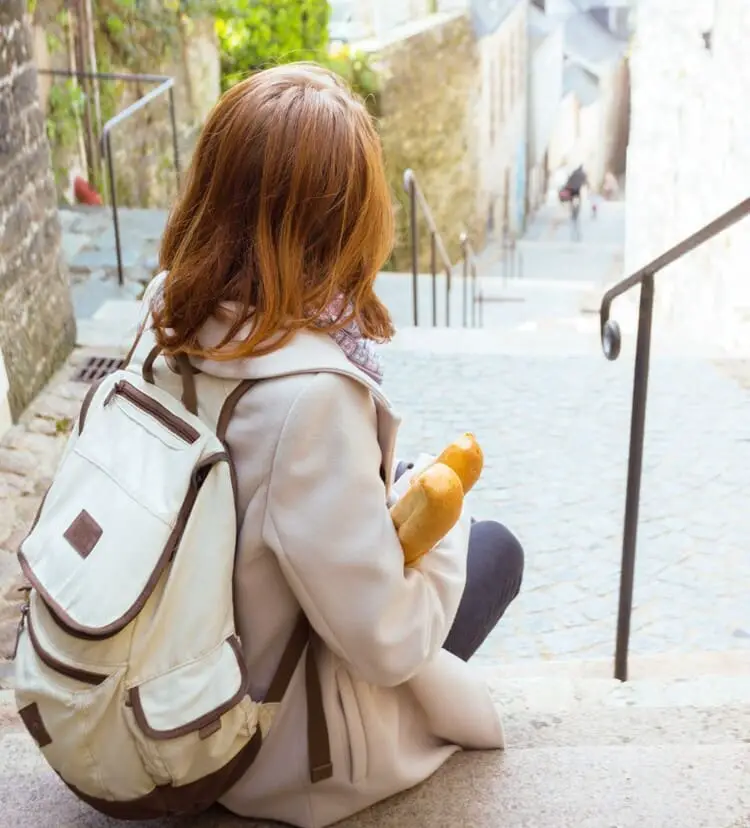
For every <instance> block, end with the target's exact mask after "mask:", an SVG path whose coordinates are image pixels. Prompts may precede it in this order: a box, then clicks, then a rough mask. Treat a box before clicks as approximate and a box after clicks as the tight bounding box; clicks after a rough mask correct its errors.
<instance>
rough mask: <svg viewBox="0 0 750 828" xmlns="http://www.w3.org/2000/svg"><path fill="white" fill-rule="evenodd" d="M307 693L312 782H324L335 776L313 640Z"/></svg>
mask: <svg viewBox="0 0 750 828" xmlns="http://www.w3.org/2000/svg"><path fill="white" fill-rule="evenodd" d="M305 694H306V696H307V751H308V759H309V762H310V782H311V783H312V784H313V785H314V784H315V783H316V782H323V781H324V780H325V779H330V778H331V777H332V776H333V762H332V761H331V744H330V740H329V738H328V723H327V722H326V713H325V708H324V707H323V691H322V690H321V687H320V675H319V673H318V665H317V664H316V662H315V653H314V652H313V646H312V641H310V643H309V644H308V645H307V657H306V659H305Z"/></svg>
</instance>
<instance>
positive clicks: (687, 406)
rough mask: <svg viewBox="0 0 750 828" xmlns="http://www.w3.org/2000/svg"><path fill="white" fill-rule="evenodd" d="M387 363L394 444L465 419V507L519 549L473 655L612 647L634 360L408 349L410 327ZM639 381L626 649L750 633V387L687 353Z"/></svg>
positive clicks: (440, 437) (433, 440) (729, 644)
mask: <svg viewBox="0 0 750 828" xmlns="http://www.w3.org/2000/svg"><path fill="white" fill-rule="evenodd" d="M592 350H593V349H592ZM387 372H388V373H387V377H386V389H387V391H388V392H389V393H390V395H391V396H392V397H393V399H394V401H395V402H396V403H397V404H398V406H399V408H400V409H402V410H403V411H404V412H405V414H406V419H405V422H404V425H403V430H402V433H401V444H400V454H401V455H403V456H410V455H411V454H414V453H416V452H418V451H420V450H423V449H425V447H426V448H427V449H428V450H439V449H440V448H441V446H442V445H443V444H444V443H445V442H447V441H449V440H450V439H452V438H453V437H454V436H455V435H456V434H457V433H460V432H461V431H463V430H465V429H472V430H474V431H475V432H476V433H477V435H478V437H479V439H480V441H481V443H482V445H483V447H484V449H485V453H486V470H485V473H484V475H483V478H482V480H481V481H480V483H479V484H478V486H477V489H476V491H475V493H473V494H472V496H471V498H472V501H473V508H474V512H475V514H476V515H477V516H478V517H486V518H495V519H498V520H501V521H503V522H505V523H506V524H507V525H508V526H509V527H510V528H511V529H512V530H513V531H514V532H516V534H517V535H518V536H519V538H520V539H521V541H522V542H523V545H524V547H525V549H526V555H527V572H526V579H525V584H524V589H523V593H522V596H521V598H520V599H519V600H518V602H517V603H516V604H515V605H514V606H513V607H512V608H511V610H510V612H509V614H508V616H507V617H506V618H505V619H504V620H503V622H502V623H501V624H500V626H499V627H498V629H497V630H496V632H495V633H494V634H493V636H492V637H491V639H490V641H489V642H488V644H487V645H486V647H485V649H484V650H483V653H484V654H485V655H488V656H489V655H492V656H501V657H503V658H508V659H509V660H515V659H522V658H538V657H542V658H548V659H549V658H564V657H579V656H580V657H586V658H595V657H606V656H609V655H611V653H612V650H613V642H614V634H615V622H616V611H617V589H618V573H619V559H620V551H621V546H620V545H621V533H622V519H623V511H624V497H625V479H626V463H627V451H628V436H629V417H630V395H631V384H632V362H631V360H630V359H626V358H623V359H621V360H620V361H618V362H616V363H608V362H606V360H604V358H603V357H602V356H600V355H598V354H595V353H594V354H592V355H591V356H581V355H578V356H553V355H535V356H533V357H524V356H519V355H517V354H514V355H509V354H507V353H496V354H492V353H480V354H476V353H474V354H469V353H467V354H454V355H443V354H434V353H419V351H418V349H417V346H416V345H415V340H414V338H412V340H411V341H410V350H409V351H408V352H406V351H404V352H398V351H395V352H392V353H390V354H389V355H388V360H387ZM650 387H651V391H650V398H649V411H648V422H647V436H646V447H645V456H644V478H643V489H642V505H641V521H640V535H639V545H638V560H637V575H636V592H635V613H634V617H633V650H634V652H638V653H650V652H662V651H671V650H674V651H687V650H728V649H733V648H743V647H750V603H748V600H747V584H748V582H750V554H749V553H750V510H748V509H747V505H746V504H747V500H748V496H749V495H750V474H749V473H748V469H750V393H749V392H748V391H747V390H743V389H742V388H741V387H740V386H739V385H737V384H736V383H734V382H733V381H732V380H731V379H729V378H728V377H727V376H724V375H723V374H721V373H719V371H718V370H717V368H716V367H715V366H714V365H713V364H712V363H711V362H708V361H704V360H700V359H689V360H683V359H679V358H666V357H665V358H662V359H657V360H656V361H655V364H653V367H652V372H651V383H650Z"/></svg>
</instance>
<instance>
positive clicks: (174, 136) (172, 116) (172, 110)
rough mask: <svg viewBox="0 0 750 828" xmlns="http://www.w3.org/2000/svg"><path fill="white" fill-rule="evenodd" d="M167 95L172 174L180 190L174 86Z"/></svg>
mask: <svg viewBox="0 0 750 828" xmlns="http://www.w3.org/2000/svg"><path fill="white" fill-rule="evenodd" d="M167 94H168V95H169V120H170V121H171V123H172V151H173V153H174V172H175V176H176V178H177V189H178V190H179V189H180V173H181V170H180V148H179V145H178V141H177V112H176V109H175V102H174V86H170V87H169V89H168V90H167Z"/></svg>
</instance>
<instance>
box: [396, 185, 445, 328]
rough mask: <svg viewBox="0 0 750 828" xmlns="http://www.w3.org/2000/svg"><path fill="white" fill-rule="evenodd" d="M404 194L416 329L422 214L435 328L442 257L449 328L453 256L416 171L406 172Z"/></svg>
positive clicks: (417, 320) (417, 322)
mask: <svg viewBox="0 0 750 828" xmlns="http://www.w3.org/2000/svg"><path fill="white" fill-rule="evenodd" d="M404 190H406V192H407V194H408V196H409V213H410V224H411V268H412V301H413V315H414V325H415V326H416V325H419V299H418V295H417V294H418V291H419V211H420V210H421V212H422V217H423V218H424V220H425V223H426V224H427V229H428V230H429V233H430V273H431V275H432V324H433V327H434V326H436V325H437V257H438V255H439V256H440V259H441V261H442V265H443V268H444V270H445V324H446V325H450V320H451V315H450V314H451V310H450V308H451V302H450V298H451V281H452V278H453V265H452V263H451V260H450V256H448V253H447V251H446V249H445V245H444V244H443V239H442V237H441V236H440V233H439V232H438V229H437V227H436V225H435V220H434V219H433V218H432V212H431V211H430V207H429V205H428V204H427V200H426V199H425V197H424V194H423V193H422V190H421V189H420V188H419V184H418V183H417V177H416V175H415V174H414V171H413V170H411V169H408V170H406V171H405V172H404Z"/></svg>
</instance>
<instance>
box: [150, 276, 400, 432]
mask: <svg viewBox="0 0 750 828" xmlns="http://www.w3.org/2000/svg"><path fill="white" fill-rule="evenodd" d="M166 276H167V274H166V272H162V273H159V274H158V275H157V276H155V277H154V279H153V280H152V281H151V283H150V284H149V287H148V289H147V290H146V294H145V295H144V304H150V303H151V302H152V301H153V300H154V298H155V296H156V295H157V294H158V293H160V291H161V289H162V286H163V284H164V281H165V279H166ZM227 328H228V323H227V322H223V321H222V320H220V319H217V318H215V317H214V318H212V319H210V320H209V321H208V322H206V324H205V325H204V326H203V329H202V331H201V333H200V340H201V342H202V343H203V344H204V345H208V346H213V345H217V344H218V343H219V342H221V340H222V339H223V337H224V335H225V334H226V332H227ZM191 361H192V362H193V364H194V365H195V367H196V368H199V369H200V370H201V371H203V372H204V373H206V374H209V375H210V376H214V377H220V378H222V379H233V380H241V379H255V380H262V379H273V378H275V377H284V376H291V375H293V374H319V373H323V372H329V373H332V374H341V375H343V376H346V377H350V378H351V379H354V380H356V381H357V382H359V383H361V384H362V385H364V386H365V387H366V388H367V389H368V390H369V391H370V393H371V394H372V397H373V399H374V400H375V402H376V404H377V406H378V408H379V409H382V410H383V411H385V412H387V413H388V414H390V415H391V417H393V418H394V419H395V420H396V421H397V422H398V421H400V418H399V417H398V416H397V415H396V413H395V412H394V410H393V405H392V404H391V402H390V400H389V399H388V397H387V396H386V395H385V394H384V393H383V390H382V388H381V387H380V385H378V383H376V382H375V380H373V379H372V378H371V377H370V376H369V374H366V373H365V372H364V371H362V370H361V369H360V368H358V367H357V366H356V365H355V364H354V363H353V362H351V360H350V359H349V358H348V357H347V356H346V354H345V353H344V352H343V351H342V350H341V348H340V347H339V346H338V344H337V343H336V342H334V340H333V339H331V337H330V336H328V334H326V333H322V332H316V331H299V332H297V333H296V334H295V335H294V337H293V338H292V339H291V340H290V341H289V342H288V343H286V345H284V346H282V347H281V348H279V349H278V350H277V351H272V352H271V353H270V354H264V355H263V356H257V357H247V358H245V359H236V360H231V361H229V362H220V361H218V360H210V359H197V358H193V359H192V360H191Z"/></svg>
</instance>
